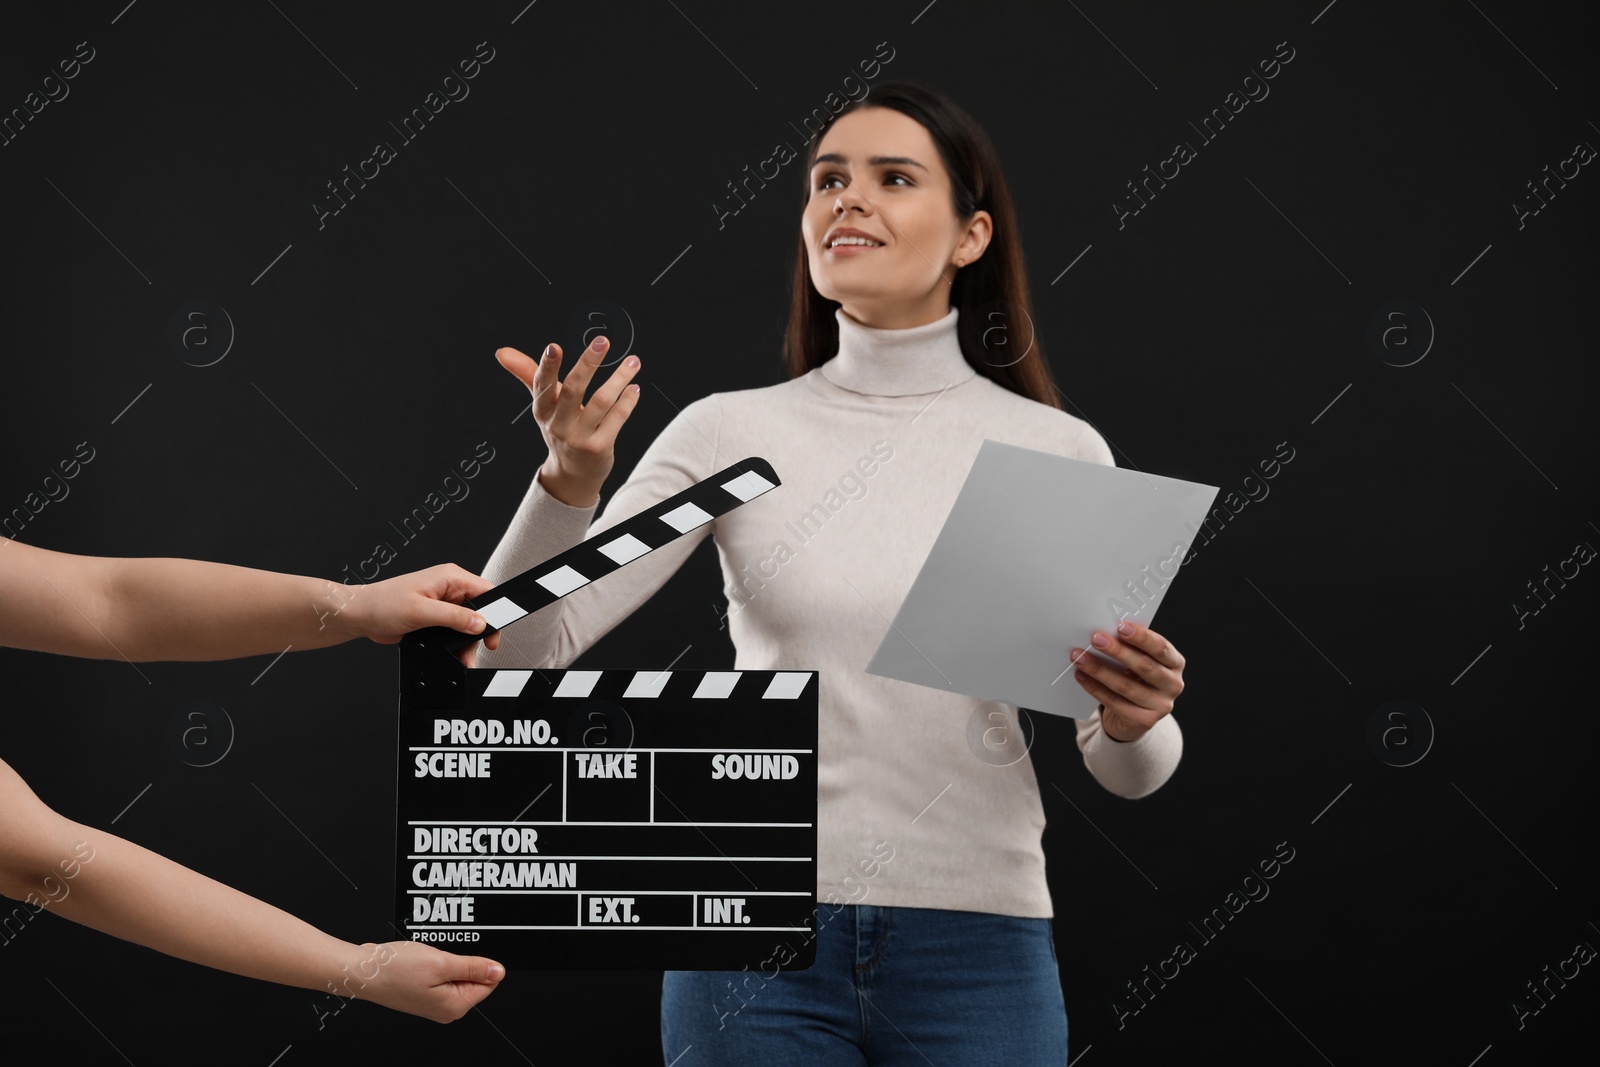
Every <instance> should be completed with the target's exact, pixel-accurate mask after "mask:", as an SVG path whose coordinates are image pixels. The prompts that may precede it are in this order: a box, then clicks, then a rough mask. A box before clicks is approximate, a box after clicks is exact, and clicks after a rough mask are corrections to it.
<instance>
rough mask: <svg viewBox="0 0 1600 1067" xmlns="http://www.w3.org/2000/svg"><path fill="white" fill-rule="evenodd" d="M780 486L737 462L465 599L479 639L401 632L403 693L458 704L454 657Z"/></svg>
mask: <svg viewBox="0 0 1600 1067" xmlns="http://www.w3.org/2000/svg"><path fill="white" fill-rule="evenodd" d="M780 484H782V483H781V482H779V480H778V475H777V474H776V473H775V472H774V471H773V469H772V464H770V463H768V462H767V461H766V460H764V459H762V458H760V457H759V456H751V457H749V458H747V459H743V460H740V461H739V462H738V463H735V464H733V465H731V466H729V467H725V468H723V469H722V470H720V471H718V472H717V473H716V474H713V475H712V476H711V477H709V478H707V479H705V480H704V481H700V482H696V483H695V484H694V485H691V486H690V487H689V488H687V489H685V490H684V491H683V492H681V493H678V494H676V495H674V496H670V497H668V498H667V499H665V500H663V501H661V502H660V503H658V504H655V505H653V506H651V507H648V508H646V509H645V510H643V511H641V512H639V513H638V514H637V515H634V516H632V517H631V518H629V519H625V520H624V521H622V522H620V523H618V524H617V525H615V526H613V527H612V528H611V529H609V530H607V531H605V532H604V533H602V534H598V535H596V536H594V537H591V538H589V539H588V540H586V541H583V542H582V543H580V544H577V545H574V546H573V547H572V548H569V549H567V551H565V552H562V553H560V554H559V555H557V556H555V557H553V558H551V559H548V560H545V561H544V562H543V563H540V564H538V565H536V566H533V567H530V568H529V569H528V570H526V571H524V572H522V573H521V574H519V575H517V576H516V577H515V578H509V579H507V580H506V581H504V582H502V583H500V584H499V585H497V586H495V587H494V588H493V589H490V590H489V591H488V592H486V593H483V594H481V595H479V596H477V597H474V598H472V599H469V600H467V601H466V603H467V605H469V606H470V607H472V608H473V609H474V610H476V611H477V612H478V614H479V615H482V616H483V618H484V621H485V622H487V623H488V627H487V628H486V629H485V630H484V631H483V633H481V634H464V633H461V632H460V631H458V630H451V629H449V628H448V627H444V626H433V627H428V628H426V629H422V630H416V631H413V632H412V633H409V634H407V635H406V636H405V638H404V639H402V641H401V644H400V650H401V676H402V681H401V688H402V691H403V692H404V693H405V695H406V696H407V697H408V698H409V699H410V700H411V701H413V702H414V703H417V704H419V705H421V704H424V703H430V704H432V703H437V704H439V706H448V704H449V703H450V702H452V701H454V700H458V699H460V685H461V683H460V679H459V678H458V677H456V675H457V674H458V673H459V672H458V670H457V669H456V668H458V667H459V663H460V661H459V660H456V658H455V655H454V653H456V652H458V651H460V650H461V649H463V648H465V647H466V646H468V645H470V644H472V643H473V642H474V641H480V640H482V639H483V638H485V637H488V636H489V635H490V634H492V633H494V632H495V631H496V630H501V629H504V628H505V627H507V626H510V625H511V624H512V623H514V622H516V621H517V620H518V619H521V618H524V617H526V616H527V615H530V614H532V613H533V612H535V611H538V610H539V609H540V608H542V607H545V606H547V605H549V604H553V603H555V602H556V601H557V600H560V599H561V598H562V597H564V596H566V595H567V594H568V593H571V592H573V591H574V590H577V589H582V588H583V587H584V586H586V585H588V584H589V583H590V582H592V581H596V580H597V579H600V578H603V577H605V576H606V575H608V574H610V573H611V572H612V571H615V570H618V569H620V568H622V567H625V566H627V565H628V564H629V563H632V562H633V561H634V560H636V559H641V558H643V557H644V556H646V555H649V554H650V553H651V552H653V551H655V550H656V549H658V548H661V547H662V546H663V545H666V544H668V543H670V542H672V541H674V540H676V539H677V538H679V537H682V536H683V535H684V534H686V533H688V532H689V531H691V530H694V529H698V528H699V527H701V526H704V525H705V524H706V523H708V522H710V521H711V520H712V519H715V518H719V517H721V516H723V515H726V514H727V513H728V512H730V511H732V510H733V509H734V508H736V507H738V506H739V505H741V504H744V503H747V502H749V501H751V500H754V499H755V498H756V497H758V496H761V495H762V494H764V493H767V492H770V491H771V490H773V489H775V488H777V487H778V486H779V485H780ZM442 653H447V654H448V655H442ZM452 664H455V665H456V666H455V667H452Z"/></svg>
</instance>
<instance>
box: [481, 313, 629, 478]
mask: <svg viewBox="0 0 1600 1067" xmlns="http://www.w3.org/2000/svg"><path fill="white" fill-rule="evenodd" d="M608 346H609V342H608V341H607V340H606V339H605V338H604V337H596V338H595V339H594V341H593V342H591V343H590V345H589V347H588V348H586V349H584V350H583V354H582V355H581V356H579V357H578V363H577V365H576V366H575V367H573V368H572V370H570V371H568V372H567V379H566V381H560V380H559V379H558V376H557V372H558V371H559V370H560V369H561V346H560V345H556V344H552V345H549V346H548V347H546V348H545V353H544V356H543V357H542V358H541V359H540V360H539V362H538V363H537V364H536V363H535V362H534V361H533V360H532V359H531V358H530V357H528V356H527V355H524V354H523V353H521V352H519V351H517V350H516V349H515V348H502V349H499V350H497V351H496V352H495V358H496V359H498V360H499V361H500V365H501V366H502V367H504V368H505V369H506V370H508V371H510V372H511V373H512V374H514V375H516V377H517V379H518V380H519V381H521V382H522V384H524V385H526V386H527V387H528V390H529V391H530V392H531V393H532V394H533V417H534V421H536V422H537V423H538V424H539V432H540V433H542V434H543V435H544V443H545V447H546V448H548V449H549V450H550V454H549V456H548V457H547V458H546V459H545V461H544V465H543V466H542V467H540V468H539V481H540V483H541V484H542V485H543V486H544V487H545V491H546V492H548V493H550V494H551V495H552V496H554V497H555V498H556V499H557V500H560V501H561V502H562V503H563V504H570V505H572V506H573V507H589V506H591V505H592V504H594V503H596V502H597V501H598V500H599V499H600V486H601V485H603V484H604V483H605V480H606V475H608V474H610V473H611V466H612V464H613V463H615V462H616V455H615V452H614V451H613V448H614V446H615V445H616V441H617V432H618V431H619V430H621V429H622V424H623V423H624V422H626V421H628V416H629V415H630V414H631V413H632V412H633V409H634V407H635V405H637V404H638V402H639V387H638V386H637V385H630V384H629V383H630V382H631V381H632V380H633V376H634V374H635V373H636V372H637V371H638V369H639V357H638V356H629V357H628V358H627V359H625V360H623V361H622V364H621V366H619V367H618V368H617V369H616V370H615V371H614V372H613V373H612V374H611V376H610V377H609V378H607V379H606V382H605V384H604V385H602V386H600V388H598V389H596V390H595V391H594V395H593V396H591V397H590V398H589V402H588V403H587V404H585V403H584V402H583V394H584V390H586V389H587V388H588V387H589V383H590V381H591V380H592V379H593V378H594V375H595V371H597V370H598V369H599V368H600V364H601V363H602V362H604V360H605V353H606V349H607V347H608Z"/></svg>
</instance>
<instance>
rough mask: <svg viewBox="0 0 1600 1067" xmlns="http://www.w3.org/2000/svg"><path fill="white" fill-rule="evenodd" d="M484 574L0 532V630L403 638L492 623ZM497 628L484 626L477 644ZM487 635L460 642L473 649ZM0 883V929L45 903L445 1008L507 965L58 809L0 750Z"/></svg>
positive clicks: (270, 648) (269, 639) (338, 987)
mask: <svg viewBox="0 0 1600 1067" xmlns="http://www.w3.org/2000/svg"><path fill="white" fill-rule="evenodd" d="M489 588H490V583H488V582H486V581H484V580H483V579H482V578H480V577H478V576H477V575H474V574H469V573H468V572H467V571H464V570H462V569H461V568H460V567H457V566H454V565H453V564H448V563H442V564H440V565H438V566H436V567H429V568H428V569H427V570H422V571H415V572H413V573H411V574H402V575H397V576H396V577H394V578H389V579H386V580H384V581H381V582H373V583H371V584H370V585H362V586H359V587H356V588H351V587H349V586H345V585H341V584H339V583H337V582H330V581H324V580H321V579H317V578H309V577H304V576H300V575H291V574H277V573H274V572H271V571H260V570H253V569H250V568H247V567H233V566H229V565H227V564H221V563H207V562H203V561H201V560H192V559H116V558H111V557H103V556H75V555H69V554H67V553H65V552H51V551H48V550H46V549H42V548H34V547H33V546H31V545H26V544H23V543H22V542H20V541H14V540H13V541H5V540H0V645H4V646H8V647H11V648H23V649H31V650H33V651H37V652H53V653H57V654H59V655H64V656H83V657H86V658H90V659H117V658H121V659H126V660H128V661H129V662H130V663H131V662H134V661H139V662H144V661H148V660H218V659H231V658H233V657H236V656H259V655H263V654H268V653H278V654H280V655H281V654H282V653H283V652H284V651H287V650H288V649H289V648H294V649H308V648H326V647H328V646H330V645H336V644H339V643H341V642H343V641H348V640H350V639H351V638H353V637H366V638H370V639H371V640H373V641H375V642H377V643H378V644H382V645H392V644H395V643H397V642H398V641H399V640H400V639H401V637H402V636H404V635H405V634H406V633H408V632H409V631H411V630H415V629H419V628H421V627H425V626H449V627H451V628H452V629H457V630H460V631H462V632H463V633H482V632H483V630H484V620H483V617H482V616H481V615H479V614H478V613H477V612H475V611H472V610H470V609H468V608H466V607H463V606H462V605H461V602H462V601H463V600H466V599H467V598H468V597H472V596H476V595H478V594H480V593H483V592H485V591H487V590H488V589H489ZM219 594H225V595H219ZM498 640H499V635H498V634H494V635H491V636H490V637H489V638H488V639H487V640H485V641H484V642H483V644H484V647H486V648H493V647H494V646H495V645H496V644H497V643H498ZM476 648H477V646H476V645H474V646H471V647H469V648H467V649H465V650H463V651H462V653H460V658H461V660H462V662H463V663H465V664H466V665H467V666H469V667H470V666H473V664H474V662H475V660H476V656H477V651H476ZM0 895H3V896H6V897H10V898H12V900H14V901H17V902H18V903H16V904H5V903H4V902H0V946H3V945H9V944H10V943H11V941H12V940H13V939H14V938H17V937H20V936H22V931H23V930H25V929H27V926H28V924H29V923H31V922H32V921H33V919H34V917H35V916H37V915H38V914H39V913H40V912H41V911H43V910H44V909H45V908H49V909H50V910H52V911H54V912H55V913H56V914H58V915H61V916H63V917H65V918H68V919H71V920H73V921H74V922H79V923H82V924H84V925H85V926H91V927H93V928H94V929H96V930H101V931H104V932H105V933H108V934H115V935H116V936H118V937H121V938H126V939H127V940H129V941H133V942H136V943H138V944H140V945H145V946H147V947H149V948H153V949H156V950H157V951H159V952H164V953H166V954H167V955H169V956H176V957H178V958H179V959H185V960H189V961H191V962H194V963H202V964H205V965H206V966H208V967H216V968H219V969H221V970H224V971H231V972H232V973H234V974H240V975H244V976H246V977H248V978H260V979H263V980H265V981H269V982H280V983H282V984H284V985H291V986H297V987H300V988H303V989H315V990H317V991H318V992H331V993H333V994H334V995H335V996H339V997H348V998H359V999H361V1000H370V1001H373V1002H374V1003H377V1004H382V1005H383V1006H384V1007H387V1008H393V1009H395V1010H397V1011H404V1012H409V1013H411V1014H413V1015H419V1016H421V1017H423V1018H425V1019H431V1020H433V1021H434V1022H440V1023H448V1022H452V1021H454V1020H456V1019H459V1018H460V1017H461V1016H463V1015H465V1014H466V1013H467V1011H468V1010H470V1009H471V1008H472V1007H474V1006H475V1005H477V1004H478V1003H479V1002H481V1001H482V1000H483V998H485V997H487V996H488V995H489V994H490V993H492V992H494V990H495V988H496V987H497V986H498V984H499V982H500V979H501V978H503V977H505V968H504V967H502V966H501V965H500V964H498V963H496V962H495V961H493V960H490V959H485V958H484V957H482V956H458V955H455V954H453V953H449V952H441V951H440V950H439V949H436V948H434V947H433V946H431V945H423V944H418V943H415V942H411V941H391V942H388V943H386V944H381V945H380V944H375V943H372V942H368V943H366V944H361V945H355V944H352V943H350V942H348V941H341V940H340V939H339V938H336V937H333V936H332V935H330V934H325V933H323V932H322V931H321V930H318V929H317V928H316V927H314V926H312V925H310V924H309V923H306V922H303V921H301V920H300V919H296V918H295V917H294V916H293V915H290V914H288V913H287V912H285V911H282V910H280V909H278V908H275V907H273V906H272V905H271V904H268V903H266V902H265V901H262V900H257V899H256V898H255V897H252V896H248V895H246V894H244V893H241V892H239V891H238V890H236V889H231V888H229V887H228V886H225V885H223V884H222V883H221V882H218V881H215V880H213V879H210V878H207V877H206V876H205V875H203V874H200V873H198V872H196V871H193V870H190V869H189V868H187V867H184V866H183V865H181V864H178V863H174V862H172V861H171V860H169V859H167V858H165V857H163V856H159V855H157V854H156V853H154V852H151V851H150V850H148V849H146V848H142V847H140V846H139V845H137V844H135V843H133V842H132V841H128V840H126V839H124V838H121V837H118V836H116V835H115V834H111V833H107V832H106V831H104V830H98V829H95V828H94V827H91V826H86V825H84V824H82V823H78V822H74V821H73V820H71V819H68V818H66V817H65V816H63V815H60V814H58V813H57V812H56V811H54V810H52V809H51V808H50V807H48V806H46V805H45V803H44V802H43V801H41V800H40V799H39V797H38V796H36V795H35V794H34V792H33V790H32V789H30V788H28V783H27V782H25V781H23V780H22V777H21V776H20V775H18V774H17V772H16V771H14V770H12V769H11V767H10V765H9V764H7V763H5V762H4V761H3V760H0ZM35 936H38V935H35ZM319 1010H322V1009H319ZM334 1010H343V1009H342V1007H341V1008H339V1009H334ZM325 1014H326V1012H325Z"/></svg>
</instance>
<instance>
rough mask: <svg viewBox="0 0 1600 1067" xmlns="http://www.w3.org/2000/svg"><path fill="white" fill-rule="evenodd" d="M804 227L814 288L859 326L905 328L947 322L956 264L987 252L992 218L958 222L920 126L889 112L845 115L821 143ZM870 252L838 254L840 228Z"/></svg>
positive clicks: (858, 248) (852, 248)
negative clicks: (862, 238) (863, 239)
mask: <svg viewBox="0 0 1600 1067" xmlns="http://www.w3.org/2000/svg"><path fill="white" fill-rule="evenodd" d="M810 182H811V198H810V200H808V201H807V203H806V209H805V214H804V215H803V216H802V217H801V220H800V233H801V236H802V237H803V238H804V240H805V244H806V255H807V257H808V260H809V263H810V271H811V284H812V285H815V286H816V287H817V292H819V293H821V294H822V295H823V296H825V297H827V298H828V299H829V300H837V301H838V302H839V303H840V304H841V305H842V306H843V307H844V310H845V313H846V314H847V315H849V316H850V317H851V318H853V319H855V320H856V321H857V322H860V323H862V324H863V325H866V326H873V327H878V328H880V329H904V328H907V327H910V326H921V325H923V324H924V323H929V322H933V321H935V320H937V319H941V318H943V317H944V316H945V315H946V314H947V313H948V312H949V310H950V283H951V281H952V280H953V279H954V278H955V273H956V270H957V269H958V268H957V267H956V266H955V265H954V264H955V261H956V260H957V259H960V260H961V261H962V262H963V263H965V264H968V265H970V264H971V263H972V261H973V260H975V259H977V258H978V256H979V255H981V254H982V252H983V249H984V247H985V246H986V245H987V244H988V243H989V234H990V225H991V220H990V216H989V213H988V212H987V211H979V212H977V213H976V214H975V215H974V216H973V217H972V218H971V219H966V220H963V219H959V218H957V217H956V213H955V210H954V208H953V207H952V202H951V198H950V176H949V174H948V173H947V172H946V170H945V168H944V162H943V160H941V159H940V157H939V149H938V147H937V146H936V145H935V144H934V143H933V138H932V136H930V135H929V133H928V131H927V130H926V129H924V128H923V126H922V124H921V123H920V122H918V121H917V120H915V119H913V118H911V117H910V116H909V115H904V114H902V113H900V112H898V111H894V110H892V109H890V108H886V107H863V108H858V109H856V110H855V111H852V112H850V113H849V114H847V115H843V116H841V117H840V118H839V119H837V120H835V121H834V122H833V124H832V125H830V126H829V127H828V129H827V131H826V132H825V133H824V134H823V137H822V142H821V143H820V144H819V145H818V146H817V162H816V165H815V166H814V167H812V169H811V175H810ZM846 227H848V228H850V229H854V230H858V231H860V232H861V233H862V234H865V235H866V236H867V238H869V239H870V240H871V241H874V242H877V244H875V245H874V246H872V247H867V246H864V245H844V246H834V247H830V245H833V235H834V233H835V232H836V231H838V230H840V229H842V228H846Z"/></svg>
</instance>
